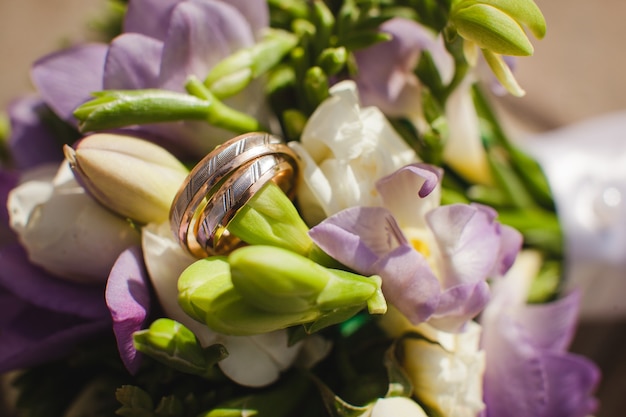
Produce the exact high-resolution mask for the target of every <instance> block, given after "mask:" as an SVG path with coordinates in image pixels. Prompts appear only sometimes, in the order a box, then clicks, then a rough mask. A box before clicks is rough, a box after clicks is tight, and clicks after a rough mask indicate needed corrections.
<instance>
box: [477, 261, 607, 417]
mask: <svg viewBox="0 0 626 417" xmlns="http://www.w3.org/2000/svg"><path fill="white" fill-rule="evenodd" d="M528 255H529V254H527V253H524V252H523V253H522V254H521V256H520V257H519V260H518V261H517V262H516V264H515V266H514V267H513V268H512V269H511V271H510V272H509V273H508V274H507V276H506V277H505V278H504V279H503V280H501V281H500V282H497V283H496V285H494V290H493V293H494V296H493V300H492V301H491V302H490V304H489V306H488V307H487V308H486V309H485V312H484V314H483V315H482V317H481V322H482V325H483V337H482V345H483V348H484V350H485V354H486V370H485V385H484V395H485V403H486V404H487V411H486V416H487V417H500V416H510V415H511V410H516V415H518V416H521V417H525V416H528V417H584V416H587V415H589V414H591V413H593V412H594V410H595V408H596V406H597V403H596V400H595V399H594V398H593V397H592V393H593V391H594V389H595V387H596V386H597V384H598V381H599V378H600V374H599V371H598V369H597V367H596V366H595V365H594V364H593V363H592V362H590V361H589V360H588V359H586V358H584V357H581V356H578V355H575V354H571V353H568V352H567V351H566V349H567V347H568V346H569V343H570V341H571V338H572V335H573V333H574V328H575V325H576V318H577V313H578V305H579V302H580V294H579V293H577V292H574V293H570V294H569V295H567V296H565V297H563V298H561V299H558V300H556V301H554V302H550V303H546V304H534V305H528V304H526V303H525V300H524V297H525V294H527V291H525V290H524V289H523V285H524V283H523V282H520V281H523V280H524V275H528V274H525V273H524V271H523V270H521V269H520V268H522V269H523V266H524V264H526V263H527V261H528V259H529V256H528ZM537 262H540V261H537ZM530 275H531V276H534V274H530Z"/></svg>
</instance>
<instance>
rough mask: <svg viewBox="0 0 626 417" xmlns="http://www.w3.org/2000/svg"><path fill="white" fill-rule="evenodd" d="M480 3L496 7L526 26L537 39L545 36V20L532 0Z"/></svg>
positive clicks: (489, 0)
mask: <svg viewBox="0 0 626 417" xmlns="http://www.w3.org/2000/svg"><path fill="white" fill-rule="evenodd" d="M480 3H482V4H486V5H490V6H493V7H496V8H498V9H500V10H502V11H503V12H504V13H506V14H508V15H509V16H511V17H512V18H513V19H515V20H516V21H517V22H518V23H521V24H523V25H526V26H528V29H530V31H531V32H532V34H533V35H534V36H535V37H536V38H537V39H543V37H544V36H545V35H546V20H545V18H544V17H543V14H542V13H541V10H540V9H539V7H537V4H535V2H534V1H533V0H480Z"/></svg>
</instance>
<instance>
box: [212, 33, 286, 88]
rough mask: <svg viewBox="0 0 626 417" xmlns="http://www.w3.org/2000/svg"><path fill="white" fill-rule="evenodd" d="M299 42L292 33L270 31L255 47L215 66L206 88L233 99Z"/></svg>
mask: <svg viewBox="0 0 626 417" xmlns="http://www.w3.org/2000/svg"><path fill="white" fill-rule="evenodd" d="M297 43H298V39H297V37H296V36H294V35H293V34H291V33H289V32H285V31H282V30H278V29H273V30H269V31H268V34H267V35H266V36H265V37H264V38H263V39H262V40H261V41H260V42H258V43H256V44H255V45H254V46H252V47H250V48H246V49H241V50H239V51H237V52H235V53H234V54H232V55H230V56H228V57H227V58H225V59H224V60H222V61H220V62H219V63H218V64H217V65H215V66H214V67H213V69H211V71H210V72H209V74H208V75H207V77H206V78H205V80H204V85H205V86H206V87H207V88H208V89H209V90H211V92H212V93H213V94H214V95H215V97H217V98H219V99H223V98H226V97H230V96H233V95H235V94H237V93H238V92H240V91H241V90H243V89H244V88H245V87H246V86H247V85H248V84H249V83H250V81H251V80H253V79H255V78H257V77H259V76H260V75H262V74H264V73H265V72H267V71H268V70H269V69H270V68H272V67H274V66H275V65H277V64H278V63H279V62H280V61H281V60H282V59H283V57H284V56H285V55H287V53H289V51H291V50H292V49H293V48H294V47H295V46H296V45H297Z"/></svg>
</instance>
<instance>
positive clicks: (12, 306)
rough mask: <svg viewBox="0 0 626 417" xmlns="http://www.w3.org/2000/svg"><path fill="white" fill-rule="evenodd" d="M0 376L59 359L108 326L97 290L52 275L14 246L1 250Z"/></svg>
mask: <svg viewBox="0 0 626 417" xmlns="http://www.w3.org/2000/svg"><path fill="white" fill-rule="evenodd" d="M0 265H2V268H0V313H1V314H0V317H1V318H0V334H1V335H2V343H0V373H1V372H6V371H8V370H12V369H19V368H22V367H27V366H33V365H37V364H40V363H43V362H46V361H50V360H53V359H58V358H61V357H63V356H65V355H67V354H68V353H70V352H71V350H72V348H73V347H75V346H76V345H77V344H78V343H79V342H81V341H83V340H85V339H87V338H89V337H92V336H94V335H96V334H99V333H103V332H105V331H106V329H107V328H110V326H111V318H110V315H109V312H108V310H107V308H106V305H105V304H104V298H103V296H102V288H101V287H99V286H92V285H84V284H77V283H73V282H68V281H63V280H60V279H58V278H55V277H53V276H51V275H50V274H48V273H46V272H45V271H43V270H42V269H40V268H38V267H36V266H34V265H33V264H31V263H30V262H29V261H28V258H27V256H26V253H25V252H24V250H23V249H22V248H21V247H19V246H18V245H16V244H14V245H7V246H4V247H3V248H1V249H0Z"/></svg>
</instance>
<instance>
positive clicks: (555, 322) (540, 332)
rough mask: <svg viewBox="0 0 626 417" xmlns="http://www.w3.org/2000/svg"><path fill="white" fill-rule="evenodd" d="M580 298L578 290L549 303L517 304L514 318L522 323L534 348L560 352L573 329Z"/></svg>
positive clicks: (572, 333)
mask: <svg viewBox="0 0 626 417" xmlns="http://www.w3.org/2000/svg"><path fill="white" fill-rule="evenodd" d="M580 297H581V295H580V292H572V293H570V294H568V295H567V296H566V297H563V298H560V299H558V300H556V301H554V302H551V303H547V304H529V305H526V306H523V307H520V308H519V309H516V314H515V319H516V320H517V321H518V322H519V323H520V324H521V325H522V326H524V329H526V331H527V332H528V334H529V336H530V337H531V338H532V340H533V342H534V343H535V345H536V346H537V347H539V348H541V349H545V350H551V351H555V352H560V351H564V350H565V349H567V347H568V346H569V344H570V342H571V341H572V338H573V336H574V332H575V330H576V322H577V319H578V308H579V305H580ZM548 317H549V320H546V318H548Z"/></svg>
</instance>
